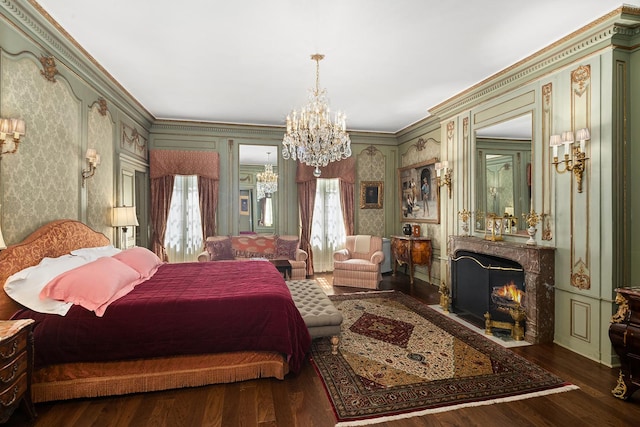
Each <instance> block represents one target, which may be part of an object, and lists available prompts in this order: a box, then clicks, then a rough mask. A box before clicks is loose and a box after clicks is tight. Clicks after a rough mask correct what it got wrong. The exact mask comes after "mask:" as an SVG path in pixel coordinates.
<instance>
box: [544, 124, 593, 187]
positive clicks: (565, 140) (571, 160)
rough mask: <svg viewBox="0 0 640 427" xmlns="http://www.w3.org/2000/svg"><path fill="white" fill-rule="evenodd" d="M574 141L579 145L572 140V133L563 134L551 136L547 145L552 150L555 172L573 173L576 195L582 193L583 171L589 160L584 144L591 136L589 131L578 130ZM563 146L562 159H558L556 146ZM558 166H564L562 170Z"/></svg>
mask: <svg viewBox="0 0 640 427" xmlns="http://www.w3.org/2000/svg"><path fill="white" fill-rule="evenodd" d="M576 139H577V140H578V141H579V142H580V144H579V145H575V144H574V143H575V141H574V139H573V132H571V131H568V132H563V133H562V135H551V138H550V140H549V145H550V146H551V148H552V149H553V162H551V164H553V165H554V166H555V167H556V172H558V173H565V172H567V171H569V172H573V175H574V176H575V178H576V183H577V185H578V193H582V175H583V173H584V171H585V167H586V161H587V160H588V159H589V158H588V157H587V154H586V152H585V143H586V141H588V140H589V139H591V136H590V134H589V129H586V128H584V129H579V130H578V131H577V132H576ZM560 145H564V158H563V160H559V159H558V146H560ZM560 165H564V168H563V169H560Z"/></svg>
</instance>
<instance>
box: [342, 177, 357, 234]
mask: <svg viewBox="0 0 640 427" xmlns="http://www.w3.org/2000/svg"><path fill="white" fill-rule="evenodd" d="M340 207H341V209H342V219H343V221H344V230H345V234H346V235H347V236H353V235H354V234H355V226H354V224H353V223H354V216H355V185H354V184H353V183H352V182H346V181H343V180H340Z"/></svg>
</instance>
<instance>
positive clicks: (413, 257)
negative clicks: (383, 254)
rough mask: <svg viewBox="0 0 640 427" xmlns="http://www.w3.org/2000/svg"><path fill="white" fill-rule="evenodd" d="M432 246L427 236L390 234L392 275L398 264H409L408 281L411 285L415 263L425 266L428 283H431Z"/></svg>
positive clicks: (394, 273)
mask: <svg viewBox="0 0 640 427" xmlns="http://www.w3.org/2000/svg"><path fill="white" fill-rule="evenodd" d="M432 254H433V247H432V246H431V239H429V238H428V237H413V236H391V259H392V262H393V275H394V276H395V275H396V271H397V269H398V264H404V265H406V266H409V278H410V283H411V284H412V285H413V273H414V269H415V266H416V265H425V266H427V271H428V272H429V283H431V255H432Z"/></svg>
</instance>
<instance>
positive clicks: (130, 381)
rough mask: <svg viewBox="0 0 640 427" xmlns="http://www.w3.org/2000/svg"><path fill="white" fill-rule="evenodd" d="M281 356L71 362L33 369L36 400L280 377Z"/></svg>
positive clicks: (236, 354) (282, 369)
mask: <svg viewBox="0 0 640 427" xmlns="http://www.w3.org/2000/svg"><path fill="white" fill-rule="evenodd" d="M288 372H289V365H288V364H287V362H286V360H285V358H284V356H283V355H281V354H279V353H273V352H250V351H246V352H233V353H219V354H210V355H196V356H176V357H166V358H157V359H141V360H131V361H122V362H109V363H104V362H103V363H71V364H63V365H55V366H49V367H45V368H41V369H38V370H36V371H35V372H34V373H33V377H32V386H31V389H32V395H33V401H34V402H36V403H37V402H48V401H54V400H66V399H76V398H86V397H100V396H113V395H122V394H130V393H144V392H148V391H160V390H169V389H176V388H184V387H198V386H203V385H209V384H220V383H231V382H236V381H245V380H250V379H255V378H268V377H273V378H277V379H280V380H282V379H284V377H285V375H286V374H287V373H288Z"/></svg>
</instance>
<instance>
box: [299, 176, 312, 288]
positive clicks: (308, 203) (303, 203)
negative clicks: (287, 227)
mask: <svg viewBox="0 0 640 427" xmlns="http://www.w3.org/2000/svg"><path fill="white" fill-rule="evenodd" d="M298 200H299V203H300V223H301V224H302V230H301V235H300V249H302V250H303V251H305V252H307V254H308V258H307V276H311V275H313V251H312V250H311V226H312V224H313V206H314V204H315V200H316V180H315V179H313V180H310V181H306V182H300V183H298Z"/></svg>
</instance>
